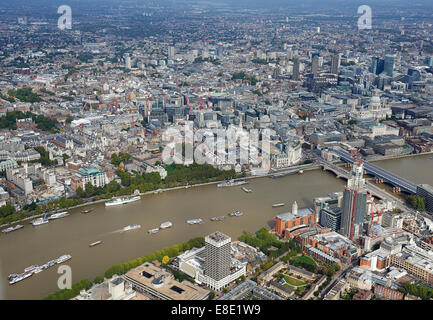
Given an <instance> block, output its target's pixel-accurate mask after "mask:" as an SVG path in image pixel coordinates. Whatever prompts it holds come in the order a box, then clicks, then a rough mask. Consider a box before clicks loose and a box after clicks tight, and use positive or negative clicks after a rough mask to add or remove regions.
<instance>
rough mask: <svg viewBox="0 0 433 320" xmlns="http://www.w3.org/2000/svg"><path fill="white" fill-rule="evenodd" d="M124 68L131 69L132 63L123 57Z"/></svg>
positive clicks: (127, 57)
mask: <svg viewBox="0 0 433 320" xmlns="http://www.w3.org/2000/svg"><path fill="white" fill-rule="evenodd" d="M125 68H126V69H131V68H132V61H131V57H130V56H126V57H125Z"/></svg>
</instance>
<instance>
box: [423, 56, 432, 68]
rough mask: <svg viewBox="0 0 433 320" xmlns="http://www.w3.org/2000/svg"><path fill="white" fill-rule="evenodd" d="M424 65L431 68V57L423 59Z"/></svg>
mask: <svg viewBox="0 0 433 320" xmlns="http://www.w3.org/2000/svg"><path fill="white" fill-rule="evenodd" d="M424 65H426V66H428V67H433V56H428V57H426V58H425V59H424Z"/></svg>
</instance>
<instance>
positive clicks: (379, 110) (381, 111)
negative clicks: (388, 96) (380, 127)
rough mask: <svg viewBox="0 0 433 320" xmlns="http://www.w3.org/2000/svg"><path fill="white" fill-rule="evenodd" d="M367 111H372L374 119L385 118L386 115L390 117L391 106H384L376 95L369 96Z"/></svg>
mask: <svg viewBox="0 0 433 320" xmlns="http://www.w3.org/2000/svg"><path fill="white" fill-rule="evenodd" d="M368 111H370V112H371V113H372V118H374V119H375V120H382V119H386V117H391V115H392V110H391V108H389V107H385V106H384V105H383V103H382V101H381V100H380V98H379V97H378V96H373V97H371V99H370V103H369V104H368Z"/></svg>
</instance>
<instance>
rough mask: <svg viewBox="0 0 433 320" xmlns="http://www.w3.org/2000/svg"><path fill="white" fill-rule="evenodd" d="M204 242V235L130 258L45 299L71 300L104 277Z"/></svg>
mask: <svg viewBox="0 0 433 320" xmlns="http://www.w3.org/2000/svg"><path fill="white" fill-rule="evenodd" d="M204 244H205V241H204V238H203V237H199V238H193V239H191V240H189V241H187V242H183V243H181V244H176V245H174V246H171V247H168V248H165V249H162V250H159V251H156V252H154V253H152V254H148V255H146V256H143V257H141V258H137V259H135V260H130V261H128V262H125V263H122V264H119V265H115V266H111V267H110V268H109V269H108V270H107V271H106V272H105V274H104V276H97V277H95V280H94V281H93V283H92V281H90V280H88V279H84V280H80V281H78V282H77V283H75V284H73V285H72V288H71V289H63V290H59V291H57V292H54V293H52V294H50V295H48V296H46V297H45V298H44V300H69V299H71V298H73V297H75V296H77V295H78V294H80V291H81V290H82V289H84V290H89V289H90V288H91V287H92V286H93V284H99V283H102V282H103V281H104V277H105V278H107V279H109V278H111V277H113V276H114V275H115V274H116V275H122V274H125V273H126V272H128V271H129V270H131V269H133V268H136V267H138V266H140V265H142V264H143V263H145V262H152V261H154V260H160V261H161V262H162V261H163V259H164V258H166V257H175V256H177V255H178V254H179V253H181V252H183V251H186V250H190V249H192V248H200V247H202V246H204ZM170 271H172V270H170ZM173 271H174V270H173ZM175 272H176V274H175V277H177V279H179V280H184V279H188V280H191V278H189V277H188V276H186V275H184V274H182V273H181V272H178V271H175Z"/></svg>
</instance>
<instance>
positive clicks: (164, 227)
mask: <svg viewBox="0 0 433 320" xmlns="http://www.w3.org/2000/svg"><path fill="white" fill-rule="evenodd" d="M172 226H173V224H172V223H171V222H170V221H166V222H163V223H161V225H160V226H159V228H160V229H167V228H171V227H172Z"/></svg>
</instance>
